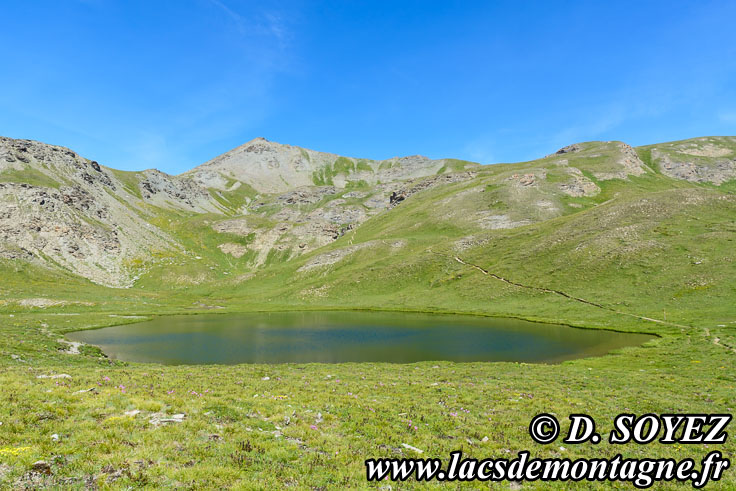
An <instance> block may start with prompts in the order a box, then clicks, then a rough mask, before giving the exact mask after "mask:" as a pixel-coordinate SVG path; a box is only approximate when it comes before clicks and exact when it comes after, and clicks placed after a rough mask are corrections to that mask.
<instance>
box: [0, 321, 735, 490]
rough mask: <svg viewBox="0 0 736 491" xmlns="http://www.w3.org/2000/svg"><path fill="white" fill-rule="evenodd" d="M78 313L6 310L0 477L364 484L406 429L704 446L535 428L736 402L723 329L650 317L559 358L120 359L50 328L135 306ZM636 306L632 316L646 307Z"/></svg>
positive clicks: (628, 450) (445, 438) (640, 452)
mask: <svg viewBox="0 0 736 491" xmlns="http://www.w3.org/2000/svg"><path fill="white" fill-rule="evenodd" d="M73 314H75V313H72V312H56V313H16V314H3V316H2V334H3V335H2V337H1V338H0V355H1V356H0V363H1V364H2V365H1V367H2V370H1V372H0V386H1V387H2V391H0V421H1V422H2V426H0V482H2V483H3V484H4V485H6V486H13V487H23V486H27V487H38V486H59V487H78V488H82V487H85V486H100V487H102V488H113V489H117V488H125V487H131V486H132V487H161V488H190V489H203V488H219V487H227V486H234V487H240V488H260V489H274V488H283V487H295V488H297V489H313V488H318V489H340V488H346V487H351V488H364V487H369V486H368V484H367V483H366V481H365V477H364V476H365V469H364V465H363V461H364V460H365V459H367V458H372V457H373V458H375V457H392V456H393V457H400V456H402V455H403V456H418V455H415V454H414V452H413V451H412V450H408V449H406V448H405V447H403V446H402V444H403V443H406V444H408V445H411V446H413V447H416V448H419V449H421V450H423V451H424V454H422V456H423V457H438V458H442V459H446V458H447V457H448V454H449V452H451V451H453V450H459V449H462V450H463V452H464V454H467V456H472V457H476V458H486V457H503V456H509V455H510V456H513V455H514V454H515V453H516V452H518V451H520V450H525V449H528V450H530V451H531V452H532V455H533V456H538V457H552V456H560V455H561V456H567V457H570V458H573V459H574V458H576V457H588V458H590V457H605V456H609V457H610V456H613V455H615V454H616V453H619V452H620V453H622V454H623V455H624V456H627V457H644V456H647V457H673V458H676V459H682V458H685V457H692V458H694V459H696V461H699V459H700V458H701V457H702V456H704V455H705V454H707V452H708V451H710V450H712V449H713V448H712V447H713V446H712V445H711V446H710V448H708V446H707V445H661V444H658V443H655V444H651V445H647V446H640V445H636V444H630V445H626V446H612V445H609V444H607V443H601V444H599V445H590V444H585V445H568V446H562V448H561V444H558V443H555V444H551V445H546V446H542V445H538V444H535V443H534V442H533V441H532V440H531V438H530V437H529V435H528V433H527V427H528V424H529V421H530V419H531V418H532V417H533V416H534V415H535V414H537V413H540V412H551V413H553V414H556V415H557V416H558V418H559V419H560V421H561V422H563V421H565V420H566V418H567V415H568V414H570V413H577V412H585V413H588V414H590V415H591V416H593V417H594V418H595V419H596V421H597V422H598V424H599V425H600V430H601V434H602V435H607V433H608V432H609V431H610V430H611V428H612V424H611V423H612V421H613V418H614V416H615V415H617V414H618V413H620V412H634V413H637V414H644V413H647V412H653V413H682V412H690V413H697V412H700V413H722V412H732V411H733V406H734V404H736V396H735V392H734V387H735V385H736V380H735V379H736V376H734V364H733V356H734V355H733V352H732V351H731V349H729V348H727V347H725V346H724V345H723V343H725V342H726V341H727V340H728V336H727V335H726V331H727V329H725V328H717V327H714V329H709V330H708V331H707V332H705V331H703V330H691V331H684V332H678V331H679V330H677V329H666V328H657V327H654V328H652V329H649V330H650V331H657V329H660V331H661V333H662V334H663V335H662V337H661V338H658V339H656V340H653V341H651V342H649V343H647V344H646V345H644V346H642V347H638V348H628V349H624V350H620V351H619V352H616V353H613V354H610V355H607V356H604V357H599V358H589V359H582V360H577V361H570V362H566V363H563V364H560V365H534V364H517V363H447V362H426V363H416V364H407V365H393V364H372V363H362V364H339V365H326V364H305V365H301V364H287V365H238V366H177V367H164V366H160V365H153V364H151V365H146V364H127V363H121V362H113V361H110V360H107V359H105V358H103V357H101V356H100V353H99V352H98V350H97V349H95V348H92V347H83V348H82V351H81V353H80V354H67V353H64V352H63V351H64V350H66V349H67V346H66V345H65V344H63V343H59V342H58V339H61V336H62V334H63V333H64V332H67V331H69V330H73V329H78V328H88V327H91V326H101V325H110V324H117V323H120V322H121V321H123V322H130V321H134V319H120V318H119V317H116V316H114V314H109V313H81V314H78V315H73ZM612 315H613V314H612ZM628 322H629V324H628V325H629V327H630V328H632V329H633V328H635V327H636V325H637V324H638V323H639V322H640V321H636V320H631V321H628ZM667 331H669V332H667ZM717 338H718V339H717ZM61 374H63V375H64V376H62V377H59V378H39V377H42V376H54V375H56V376H59V375H61ZM67 375H68V377H67ZM177 414H183V415H184V417H183V420H182V421H181V422H169V423H161V424H160V425H159V424H156V420H157V419H162V418H163V419H166V418H171V417H172V416H174V415H177ZM564 427H565V424H564V423H563V431H564ZM486 437H487V438H486ZM721 450H722V451H723V453H724V455H725V456H726V457H731V458H732V457H733V453H734V451H735V450H736V445H734V443H733V441H732V440H729V441H728V442H727V443H726V444H725V445H723V446H722V448H721ZM38 460H43V461H45V462H47V463H48V464H49V465H50V474H45V473H43V472H33V471H32V470H31V469H32V467H33V464H34V463H35V462H37V461H38ZM733 476H734V474H733V473H732V472H730V471H727V472H726V475H725V481H721V483H717V484H716V486H718V487H720V488H721V489H723V486H726V487H732V486H736V479H734V477H733ZM414 485H416V486H422V487H423V486H426V484H421V485H418V484H416V483H414ZM466 485H467V486H469V487H478V488H484V489H485V488H487V487H488V486H487V484H480V483H477V484H466ZM393 486H394V487H395V488H396V487H398V488H404V487H406V488H409V487H412V483H411V482H407V483H403V484H400V485H399V486H396V484H395V483H394V484H393ZM430 486H436V484H432V485H430ZM496 487H498V488H499V489H505V488H508V484H506V483H501V484H498V485H496ZM523 487H524V488H525V489H526V488H530V489H535V488H538V489H547V488H550V487H555V486H550V485H549V484H536V485H534V484H527V483H525V484H524V485H523ZM557 487H558V488H560V489H565V488H568V487H569V484H564V483H563V484H560V485H558V486H557ZM584 487H595V486H592V485H590V484H588V483H586V484H585V486H584ZM606 487H608V486H606ZM620 487H622V488H625V487H628V486H625V485H621V486H620Z"/></svg>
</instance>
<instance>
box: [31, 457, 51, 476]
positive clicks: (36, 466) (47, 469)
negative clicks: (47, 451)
mask: <svg viewBox="0 0 736 491" xmlns="http://www.w3.org/2000/svg"><path fill="white" fill-rule="evenodd" d="M31 469H33V470H34V471H35V472H40V473H41V474H51V466H50V465H49V463H48V462H46V461H44V460H38V461H36V462H34V463H33V465H32V466H31Z"/></svg>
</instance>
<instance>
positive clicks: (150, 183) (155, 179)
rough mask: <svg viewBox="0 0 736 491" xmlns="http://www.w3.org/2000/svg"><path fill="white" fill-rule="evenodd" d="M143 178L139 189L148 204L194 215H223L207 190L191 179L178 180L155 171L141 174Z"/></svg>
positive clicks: (146, 171)
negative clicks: (189, 212)
mask: <svg viewBox="0 0 736 491" xmlns="http://www.w3.org/2000/svg"><path fill="white" fill-rule="evenodd" d="M141 178H142V179H141V180H140V181H139V184H138V187H139V189H140V192H141V195H142V196H143V199H144V200H146V201H147V202H148V203H151V204H153V205H155V206H159V207H161V208H175V209H180V210H185V211H191V212H194V213H222V210H221V209H220V207H219V206H217V202H216V201H215V200H214V199H213V198H212V196H211V195H210V194H209V193H208V192H207V190H206V189H204V188H203V187H202V186H200V185H199V184H197V183H196V182H195V181H193V180H191V179H182V178H177V177H174V176H170V175H168V174H165V173H163V172H161V171H158V170H155V169H149V170H145V171H143V172H141Z"/></svg>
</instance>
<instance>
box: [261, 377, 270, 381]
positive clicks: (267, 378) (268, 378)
mask: <svg viewBox="0 0 736 491" xmlns="http://www.w3.org/2000/svg"><path fill="white" fill-rule="evenodd" d="M261 380H264V381H266V380H271V377H263V378H262V379H261Z"/></svg>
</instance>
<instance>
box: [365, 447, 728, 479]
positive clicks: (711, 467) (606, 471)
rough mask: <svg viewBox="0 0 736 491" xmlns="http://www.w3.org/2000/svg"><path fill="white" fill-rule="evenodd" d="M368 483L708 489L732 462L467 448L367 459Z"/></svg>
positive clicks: (713, 455)
mask: <svg viewBox="0 0 736 491" xmlns="http://www.w3.org/2000/svg"><path fill="white" fill-rule="evenodd" d="M365 466H366V475H367V479H368V481H382V480H384V479H389V480H392V481H406V480H407V479H414V480H416V481H419V482H429V481H433V480H434V481H448V482H452V481H458V482H459V481H530V482H533V481H560V482H580V481H591V482H592V481H599V482H604V481H609V482H614V481H621V482H630V483H632V484H633V485H634V486H636V487H637V488H648V487H650V486H652V485H653V484H655V483H658V482H668V481H679V482H690V483H691V484H692V486H693V487H695V488H702V487H703V486H705V485H706V484H708V482H711V481H718V480H720V478H721V476H722V475H723V471H724V470H726V469H727V468H728V467H729V466H730V461H729V460H728V459H724V458H723V457H722V455H721V452H719V451H713V452H710V453H709V454H708V455H706V456H705V457H703V459H702V460H701V462H700V470H697V469H696V468H695V461H694V460H693V459H691V458H686V459H682V460H675V459H648V458H642V459H625V458H623V457H622V456H621V455H616V456H615V457H613V458H610V459H577V460H570V459H559V458H552V459H538V458H530V455H529V452H528V451H523V452H519V453H518V455H517V457H516V458H514V459H483V460H478V459H469V458H465V459H464V458H463V457H462V452H461V451H456V452H452V453H450V462H449V464H448V465H447V467H446V468H443V466H442V461H441V460H440V459H410V458H406V459H395V458H386V459H368V460H366V461H365Z"/></svg>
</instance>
